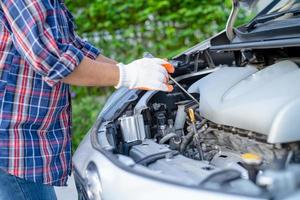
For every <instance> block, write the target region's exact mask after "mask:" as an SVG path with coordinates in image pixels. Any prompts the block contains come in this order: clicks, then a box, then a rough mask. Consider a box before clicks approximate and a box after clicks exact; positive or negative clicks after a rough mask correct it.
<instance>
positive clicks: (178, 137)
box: [107, 60, 300, 196]
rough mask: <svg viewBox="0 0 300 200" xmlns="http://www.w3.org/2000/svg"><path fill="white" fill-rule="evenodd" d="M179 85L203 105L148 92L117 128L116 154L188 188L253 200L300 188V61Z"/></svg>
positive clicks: (235, 69)
mask: <svg viewBox="0 0 300 200" xmlns="http://www.w3.org/2000/svg"><path fill="white" fill-rule="evenodd" d="M176 79H177V80H178V81H179V82H180V83H181V84H183V86H184V87H185V88H187V89H188V91H189V92H190V93H191V94H192V95H193V96H194V97H195V98H197V99H199V102H195V101H193V100H191V99H190V98H189V97H188V96H187V95H185V94H184V92H182V91H181V90H180V88H178V87H175V89H174V91H173V92H171V93H164V92H157V91H149V92H146V93H145V94H143V95H142V96H141V98H139V99H138V100H137V101H135V102H134V103H131V104H129V106H128V108H127V109H126V110H125V111H124V112H123V114H122V115H121V116H120V117H119V118H118V120H117V125H116V126H113V125H112V126H109V127H111V129H112V130H114V131H109V130H108V131H107V136H108V140H109V141H108V143H109V144H110V146H111V149H113V151H114V152H115V153H116V154H118V155H125V156H127V157H129V158H130V159H132V160H133V162H134V163H135V168H137V169H138V170H145V169H146V171H147V173H148V174H151V175H153V176H156V177H159V178H163V179H165V180H168V181H172V182H176V183H180V184H184V185H187V186H193V187H203V188H208V189H217V190H221V191H226V192H233V193H238V194H247V195H251V196H253V195H254V196H257V195H262V194H264V195H270V194H272V195H274V194H276V195H277V196H278V195H279V196H280V195H284V194H286V193H288V192H290V191H291V190H295V189H296V188H298V187H299V184H300V181H299V180H297V179H294V178H293V177H297V176H299V175H300V167H299V164H300V150H299V147H300V142H299V141H300V134H299V130H300V123H299V122H298V120H299V119H300V85H299V84H297V83H298V80H300V68H299V65H298V64H297V61H294V60H281V61H278V62H274V63H273V64H271V65H268V66H265V67H258V66H256V65H252V64H248V65H246V66H243V67H239V66H228V65H220V66H218V67H215V68H207V69H203V70H199V71H198V72H196V73H192V74H190V75H182V76H178V77H176ZM114 132H117V134H114ZM291 185H292V187H291ZM291 188H293V189H291Z"/></svg>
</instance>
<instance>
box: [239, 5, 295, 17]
mask: <svg viewBox="0 0 300 200" xmlns="http://www.w3.org/2000/svg"><path fill="white" fill-rule="evenodd" d="M265 9H267V10H265ZM298 9H300V0H280V1H278V0H277V1H276V0H275V1H274V0H260V1H257V3H256V4H254V5H253V6H252V7H251V9H249V8H247V7H241V12H240V14H239V15H240V18H244V19H245V17H246V18H247V19H248V20H247V21H250V20H251V19H253V18H254V17H256V16H258V15H259V16H262V15H269V14H274V13H279V12H286V11H290V10H298ZM298 16H299V15H298Z"/></svg>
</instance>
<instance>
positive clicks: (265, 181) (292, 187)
mask: <svg viewBox="0 0 300 200" xmlns="http://www.w3.org/2000/svg"><path fill="white" fill-rule="evenodd" d="M299 177H300V165H299V164H293V165H290V166H289V167H288V168H287V169H285V170H266V171H264V172H263V173H261V174H259V175H258V177H257V183H258V185H260V186H263V187H266V188H268V189H269V191H270V192H272V194H273V195H276V196H282V195H287V194H291V193H293V192H295V191H296V190H297V189H299V184H300V179H299Z"/></svg>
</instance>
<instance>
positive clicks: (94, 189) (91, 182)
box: [85, 162, 102, 200]
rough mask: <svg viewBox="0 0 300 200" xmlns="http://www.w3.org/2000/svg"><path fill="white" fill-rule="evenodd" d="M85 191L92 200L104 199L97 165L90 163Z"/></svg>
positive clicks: (87, 169)
mask: <svg viewBox="0 0 300 200" xmlns="http://www.w3.org/2000/svg"><path fill="white" fill-rule="evenodd" d="M85 191H86V193H87V195H88V197H89V199H91V200H101V199H102V184H101V179H100V176H99V172H98V169H97V166H96V165H95V163H93V162H90V163H89V164H88V166H87V168H86V179H85Z"/></svg>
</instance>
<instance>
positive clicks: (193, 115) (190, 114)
mask: <svg viewBox="0 0 300 200" xmlns="http://www.w3.org/2000/svg"><path fill="white" fill-rule="evenodd" d="M189 117H190V119H191V121H192V123H195V122H196V118H195V113H194V110H193V109H192V108H189Z"/></svg>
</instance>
